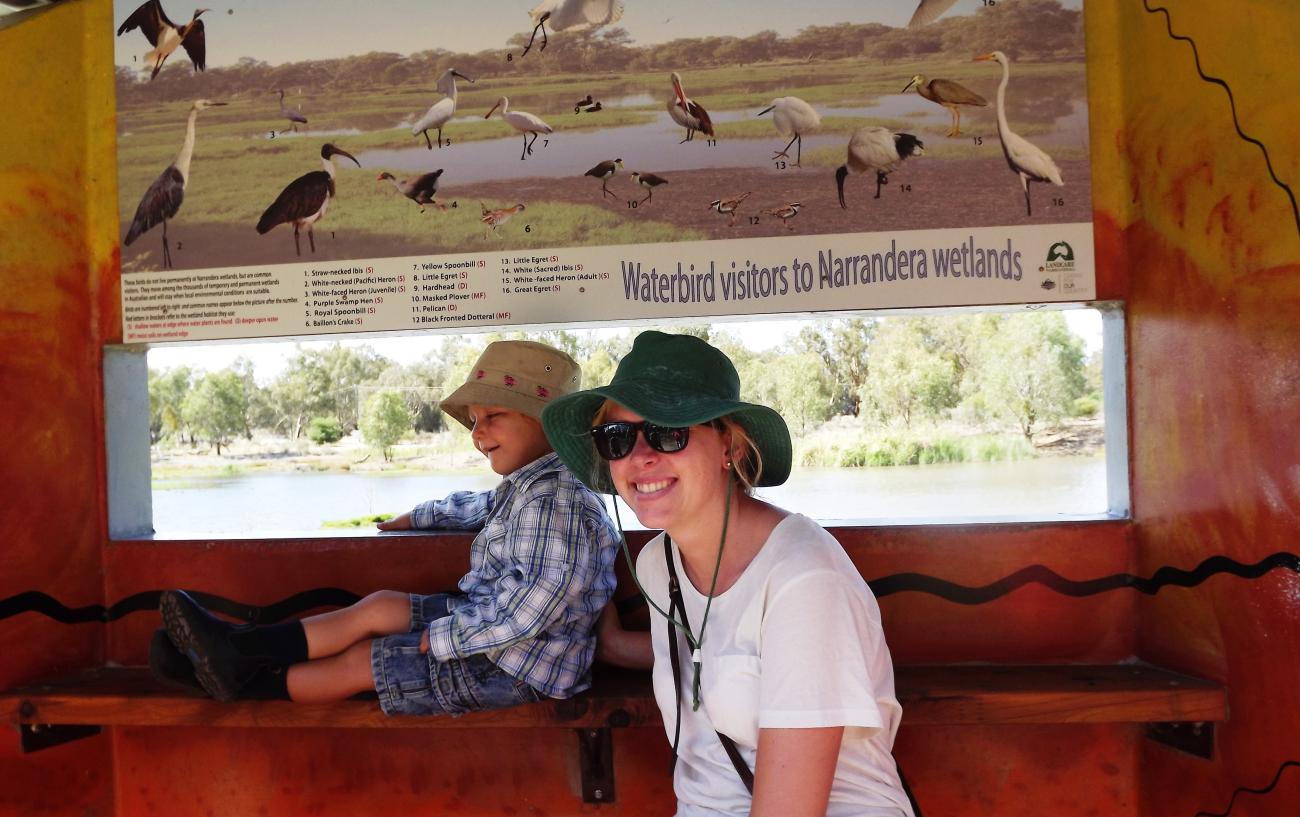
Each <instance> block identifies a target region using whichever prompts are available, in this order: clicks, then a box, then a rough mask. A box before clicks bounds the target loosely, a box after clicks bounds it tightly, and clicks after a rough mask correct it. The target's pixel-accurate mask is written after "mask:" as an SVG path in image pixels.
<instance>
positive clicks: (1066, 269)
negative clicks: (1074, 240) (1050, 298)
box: [1038, 241, 1075, 292]
mask: <svg viewBox="0 0 1300 817" xmlns="http://www.w3.org/2000/svg"><path fill="white" fill-rule="evenodd" d="M1038 271H1039V272H1041V273H1043V275H1044V278H1043V280H1042V283H1041V286H1042V288H1043V289H1045V290H1048V291H1051V290H1053V289H1055V288H1056V281H1055V280H1053V279H1052V277H1051V276H1052V275H1053V274H1054V275H1056V276H1057V277H1058V278H1060V279H1062V284H1063V286H1062V289H1061V291H1062V292H1071V291H1073V290H1074V287H1075V281H1074V278H1075V276H1073V275H1068V274H1067V273H1073V272H1074V248H1073V247H1071V246H1070V245H1069V244H1068V243H1066V242H1064V241H1058V242H1056V243H1055V244H1053V245H1052V246H1051V247H1048V249H1047V260H1046V261H1045V262H1044V263H1043V266H1041V267H1039V268H1038Z"/></svg>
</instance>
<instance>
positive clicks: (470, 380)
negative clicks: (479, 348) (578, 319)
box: [438, 340, 582, 429]
mask: <svg viewBox="0 0 1300 817" xmlns="http://www.w3.org/2000/svg"><path fill="white" fill-rule="evenodd" d="M581 386H582V371H581V369H579V368H578V362H577V361H576V360H574V359H573V358H571V357H569V356H568V355H567V354H565V353H564V352H561V351H560V350H559V349H555V348H552V347H550V346H547V345H546V344H544V343H534V342H533V341H530V340H498V341H494V342H493V343H489V344H488V346H487V348H486V349H484V350H483V354H481V355H479V357H478V360H477V361H476V362H475V363H474V366H473V367H472V368H471V369H470V370H469V375H468V376H467V377H466V379H465V383H464V384H463V385H461V386H460V387H459V388H458V389H456V390H455V391H454V392H452V393H451V394H449V395H447V397H446V398H444V399H443V400H442V402H441V403H440V404H439V406H438V407H439V408H441V409H442V410H443V411H445V412H447V413H448V414H450V415H451V416H452V417H454V418H455V419H456V422H458V423H460V424H461V425H463V426H465V427H466V428H468V429H473V428H474V422H473V421H472V420H471V419H470V417H469V407H470V406H501V407H503V408H508V409H513V410H514V411H518V412H520V413H521V414H526V415H528V416H529V417H533V418H535V419H537V420H541V419H542V409H543V408H545V407H546V406H548V405H550V403H551V401H552V400H554V399H555V398H557V397H562V396H564V395H566V394H569V393H571V392H575V391H577V390H578V389H579V388H580V387H581Z"/></svg>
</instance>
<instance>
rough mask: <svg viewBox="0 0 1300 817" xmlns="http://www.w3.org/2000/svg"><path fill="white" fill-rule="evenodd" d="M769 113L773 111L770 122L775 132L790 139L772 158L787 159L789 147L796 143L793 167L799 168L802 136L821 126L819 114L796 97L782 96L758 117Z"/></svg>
mask: <svg viewBox="0 0 1300 817" xmlns="http://www.w3.org/2000/svg"><path fill="white" fill-rule="evenodd" d="M769 111H775V113H773V114H772V122H773V124H775V125H776V132H777V133H779V134H781V136H782V138H784V137H786V136H789V137H790V142H789V144H787V145H786V146H785V149H784V150H778V151H777V152H776V153H774V154H772V158H773V159H780V158H786V159H789V158H790V154H789V150H790V145H793V144H794V143H795V142H798V143H799V150H798V153H796V154H795V160H794V166H795V167H799V163H800V162H801V161H802V160H803V135H804V134H805V133H809V132H811V131H813V130H816V129H817V128H818V127H820V126H821V123H822V118H821V114H819V113H817V111H815V110H813V106H811V105H809V104H808V103H807V102H804V101H803V100H802V99H800V98H799V97H797V96H783V97H781V98H780V99H774V100H772V104H771V105H769V106H768V107H766V108H764V109H763V110H761V111H759V112H758V115H759V116H762V115H763V114H765V113H768V112H769Z"/></svg>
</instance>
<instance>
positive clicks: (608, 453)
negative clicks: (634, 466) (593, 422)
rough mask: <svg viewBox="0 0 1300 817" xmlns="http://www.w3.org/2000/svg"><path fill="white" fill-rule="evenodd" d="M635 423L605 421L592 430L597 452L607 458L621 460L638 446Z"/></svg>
mask: <svg viewBox="0 0 1300 817" xmlns="http://www.w3.org/2000/svg"><path fill="white" fill-rule="evenodd" d="M636 432H637V425H636V424H635V423H605V424H604V425H598V426H596V427H595V428H593V429H592V430H591V438H592V442H594V443H595V444H596V453H597V454H599V455H600V456H601V457H603V458H604V459H607V460H621V459H623V458H624V457H626V456H627V455H628V454H631V453H632V449H633V448H634V447H635V446H636Z"/></svg>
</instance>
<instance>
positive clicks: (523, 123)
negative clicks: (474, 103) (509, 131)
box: [483, 96, 554, 161]
mask: <svg viewBox="0 0 1300 817" xmlns="http://www.w3.org/2000/svg"><path fill="white" fill-rule="evenodd" d="M497 108H500V109H501V118H502V119H504V120H505V121H506V123H507V124H508V125H510V127H512V128H514V129H515V130H517V131H519V132H520V133H522V134H523V135H524V149H523V151H522V152H520V154H519V159H520V161H523V160H524V159H526V158H527V157H528V156H529V155H531V154H532V152H533V142H536V141H537V137H538V136H540V135H542V134H543V133H553V132H554V130H553V129H552V128H551V126H550V125H548V124H546V123H545V122H543V121H542V118H541V117H540V116H537V115H536V114H531V113H527V112H525V111H512V110H510V99H509V98H508V97H504V96H503V97H501V98H500V99H498V100H497V104H495V105H493V106H492V110H490V111H488V112H487V115H486V116H484V117H483V118H484V119H491V118H492V114H494V113H496V110H497ZM530 133H531V134H532V135H533V141H532V142H530V141H528V134H530Z"/></svg>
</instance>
